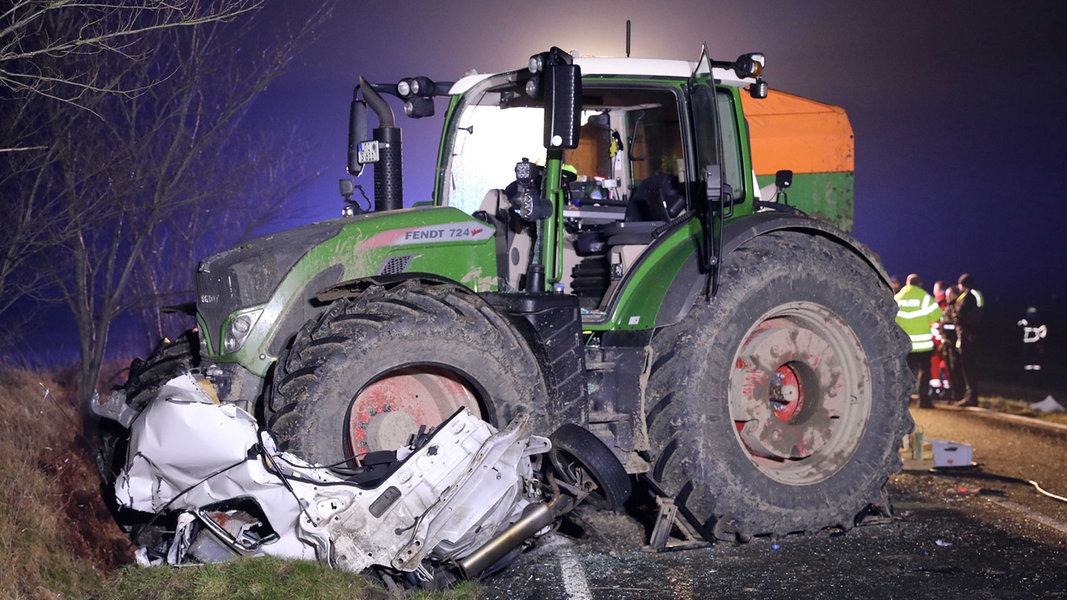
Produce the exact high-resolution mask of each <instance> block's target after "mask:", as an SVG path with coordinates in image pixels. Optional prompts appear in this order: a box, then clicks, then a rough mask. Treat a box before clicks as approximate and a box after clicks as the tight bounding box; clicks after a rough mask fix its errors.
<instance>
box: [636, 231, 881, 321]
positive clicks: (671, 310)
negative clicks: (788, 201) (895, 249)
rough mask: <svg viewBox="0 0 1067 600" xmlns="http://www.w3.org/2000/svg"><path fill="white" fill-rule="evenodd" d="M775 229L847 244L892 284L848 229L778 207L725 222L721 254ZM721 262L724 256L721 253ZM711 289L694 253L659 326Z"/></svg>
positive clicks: (662, 311) (677, 317)
mask: <svg viewBox="0 0 1067 600" xmlns="http://www.w3.org/2000/svg"><path fill="white" fill-rule="evenodd" d="M772 231H799V232H804V233H808V234H810V235H816V236H819V237H822V238H826V239H829V240H831V241H833V242H834V243H836V244H840V245H841V246H843V247H845V248H848V249H849V250H850V251H852V252H853V253H855V254H856V255H857V256H859V257H860V259H862V260H863V261H864V262H866V263H867V264H868V265H870V267H871V268H872V269H873V270H874V271H875V272H876V273H878V277H879V278H881V280H882V282H883V283H885V285H886V287H887V288H888V287H889V274H888V273H887V272H886V270H885V268H884V267H883V266H882V262H881V260H879V259H878V255H876V254H875V253H874V252H873V251H872V250H871V249H870V248H868V247H867V246H866V245H864V244H863V243H861V242H860V241H859V240H857V239H856V238H854V237H852V236H851V235H850V234H849V233H847V232H845V231H842V230H841V229H838V228H837V227H834V226H833V225H830V224H829V223H826V222H825V221H820V220H818V219H814V218H812V217H809V216H807V215H802V214H793V213H785V212H778V211H766V212H758V213H754V214H751V215H746V216H743V217H739V218H737V219H735V220H733V221H730V222H729V223H727V224H726V226H725V227H724V231H723V241H722V252H721V256H722V257H725V256H726V255H728V254H730V253H731V252H733V251H734V250H737V249H738V248H739V247H741V246H742V245H744V244H746V243H748V242H750V241H751V240H753V239H755V238H756V237H758V236H761V235H764V234H766V233H770V232H772ZM720 262H721V257H720ZM707 290H708V273H706V272H704V271H703V270H702V269H701V266H700V257H699V256H697V255H693V256H691V257H689V260H687V261H686V262H685V264H684V265H682V268H681V269H680V270H679V271H678V276H677V277H675V279H674V282H673V283H672V284H671V286H670V288H669V289H668V290H667V295H666V296H665V298H664V300H663V303H662V305H661V306H660V310H659V312H658V314H657V315H656V326H657V327H665V326H667V325H673V324H675V323H678V322H679V321H681V320H682V319H683V318H684V317H685V316H686V315H687V314H688V313H689V310H690V309H691V308H692V307H693V304H694V303H695V302H696V301H697V299H698V298H699V297H700V296H702V295H704V294H705V293H706V292H707Z"/></svg>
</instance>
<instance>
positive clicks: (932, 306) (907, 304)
mask: <svg viewBox="0 0 1067 600" xmlns="http://www.w3.org/2000/svg"><path fill="white" fill-rule="evenodd" d="M893 299H894V300H896V301H897V325H900V327H901V329H903V330H904V332H905V333H907V334H908V335H909V336H910V337H911V353H909V354H908V367H910V368H911V371H912V373H914V374H915V383H916V387H917V388H918V391H919V408H933V407H934V404H933V402H932V401H931V400H930V357H931V356H933V353H934V335H933V333H932V331H931V329H932V328H934V327H936V326H937V323H938V322H939V321H940V320H941V307H940V306H938V305H937V301H935V300H934V297H933V296H931V295H930V294H928V293H926V290H924V289H923V288H922V280H921V279H919V276H918V275H916V274H914V273H912V274H911V275H908V279H907V283H906V284H905V285H904V287H902V288H900V291H899V292H897V293H896V295H895V296H893Z"/></svg>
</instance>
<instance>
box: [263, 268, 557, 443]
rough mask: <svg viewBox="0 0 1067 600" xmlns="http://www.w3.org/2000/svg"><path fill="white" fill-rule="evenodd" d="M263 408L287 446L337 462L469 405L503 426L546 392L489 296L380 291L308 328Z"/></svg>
mask: <svg viewBox="0 0 1067 600" xmlns="http://www.w3.org/2000/svg"><path fill="white" fill-rule="evenodd" d="M276 368H277V372H276V373H275V385H274V388H273V393H272V397H271V401H270V405H269V407H268V409H267V411H266V414H267V419H268V425H269V427H270V429H271V430H272V432H273V433H274V435H275V436H276V437H277V439H278V442H279V446H280V447H281V448H282V449H284V450H288V451H290V452H293V453H295V454H296V455H297V456H300V457H301V458H304V459H306V460H309V461H312V462H315V463H318V464H335V463H339V462H344V461H348V460H351V459H353V458H355V457H358V456H360V455H362V454H365V453H367V452H371V451H375V450H392V449H395V448H398V447H400V446H403V445H405V444H406V443H407V441H408V438H409V437H410V436H411V435H413V434H415V433H416V432H417V431H418V428H419V427H420V426H427V427H433V426H436V425H438V424H439V423H441V422H442V421H444V420H445V419H447V418H448V417H449V416H451V415H452V414H453V413H454V412H455V411H456V410H458V409H459V408H460V407H461V406H465V407H467V408H469V409H471V411H472V412H473V413H475V414H476V415H479V416H480V417H481V418H483V419H485V420H486V421H488V422H490V423H492V424H494V425H496V426H502V425H504V424H506V423H507V422H508V421H509V420H510V419H511V418H512V417H513V416H514V414H515V413H516V411H517V410H519V409H520V408H522V409H524V410H525V411H526V412H529V413H531V414H532V415H533V416H534V417H535V419H536V418H537V417H538V416H539V415H540V414H541V413H542V412H543V410H544V407H545V405H546V402H547V392H546V391H545V386H544V384H543V382H542V379H541V374H540V370H539V368H538V366H537V361H536V360H535V358H534V356H533V354H532V353H531V351H530V349H529V348H528V347H527V346H526V344H525V342H524V341H523V340H522V338H521V336H520V335H519V334H518V333H517V332H516V331H515V329H514V328H513V327H512V326H511V324H510V323H508V321H507V320H506V319H504V318H503V317H502V316H501V315H500V314H498V313H496V312H495V311H494V310H493V309H492V308H491V307H490V306H489V305H488V304H486V303H485V302H484V301H483V300H482V299H481V298H479V297H477V296H475V295H474V294H472V293H470V292H469V291H467V290H466V289H464V288H459V287H457V286H452V285H448V284H426V283H420V282H418V281H414V280H413V281H408V282H404V283H402V284H400V285H398V286H396V287H393V288H384V287H378V286H374V287H371V288H369V289H367V290H366V291H364V292H363V293H361V294H360V295H358V296H356V297H354V298H349V299H343V300H339V301H337V302H336V303H335V304H334V305H333V306H331V307H330V308H329V309H328V310H327V311H326V312H325V313H324V314H323V315H322V316H321V317H320V318H319V319H317V320H315V321H312V322H309V323H308V324H307V325H306V326H305V327H304V328H303V329H302V330H301V331H300V332H299V333H298V334H297V336H296V338H295V339H294V341H293V344H292V347H291V348H290V350H289V351H288V352H287V354H285V355H283V356H282V357H281V358H280V359H279V361H278V366H277V367H276Z"/></svg>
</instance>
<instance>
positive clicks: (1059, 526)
mask: <svg viewBox="0 0 1067 600" xmlns="http://www.w3.org/2000/svg"><path fill="white" fill-rule="evenodd" d="M989 500H990V502H995V503H996V504H997V505H998V506H1001V507H1004V508H1006V509H1008V510H1010V511H1013V512H1017V513H1019V514H1021V515H1023V516H1024V517H1026V518H1028V519H1030V520H1032V521H1037V522H1038V523H1041V524H1042V525H1045V526H1046V527H1051V528H1053V529H1055V530H1056V531H1059V532H1060V533H1062V534H1065V535H1067V523H1064V522H1063V521H1057V520H1056V519H1053V518H1051V517H1046V516H1045V515H1043V514H1040V513H1037V512H1034V511H1033V510H1030V509H1029V508H1027V507H1025V506H1023V505H1021V504H1016V503H1014V502H1012V501H1010V500H1000V499H998V498H990V499H989Z"/></svg>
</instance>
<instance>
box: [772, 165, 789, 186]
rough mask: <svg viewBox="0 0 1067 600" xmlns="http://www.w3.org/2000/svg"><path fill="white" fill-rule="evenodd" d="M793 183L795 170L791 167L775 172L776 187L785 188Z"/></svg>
mask: <svg viewBox="0 0 1067 600" xmlns="http://www.w3.org/2000/svg"><path fill="white" fill-rule="evenodd" d="M791 185H793V172H792V171H790V170H789V169H782V170H781V171H778V172H777V173H775V174H774V187H776V188H778V189H779V190H784V189H785V188H787V187H789V186H791Z"/></svg>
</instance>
